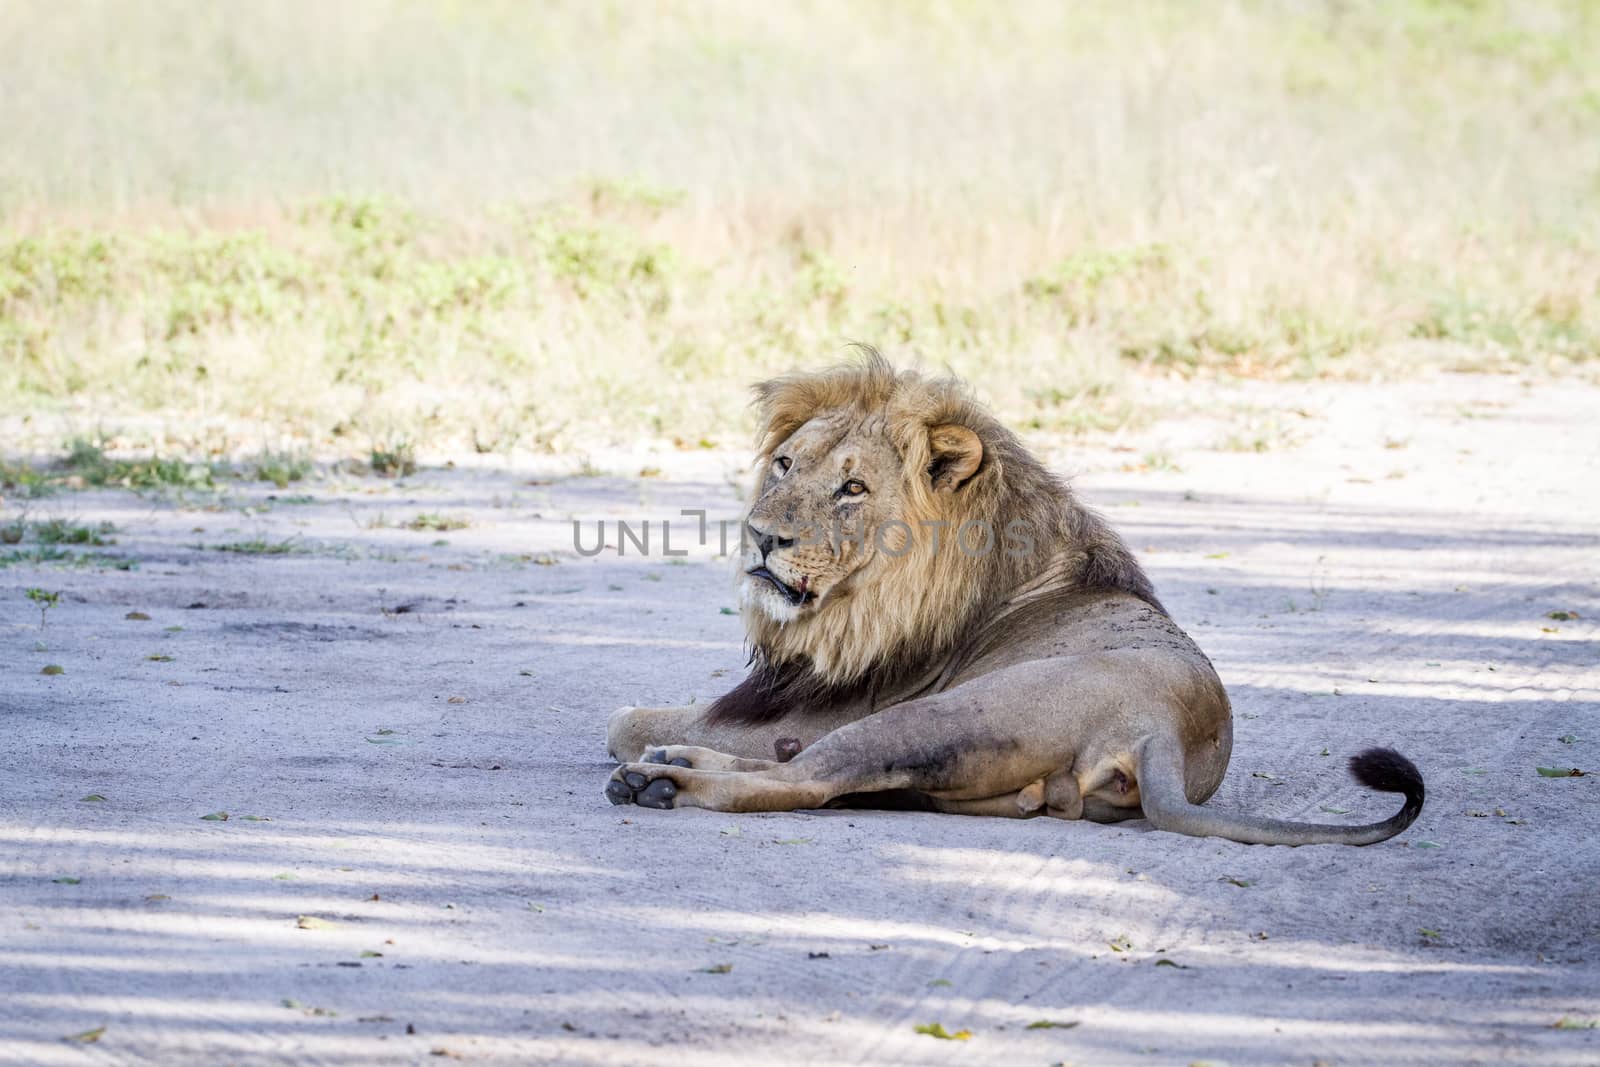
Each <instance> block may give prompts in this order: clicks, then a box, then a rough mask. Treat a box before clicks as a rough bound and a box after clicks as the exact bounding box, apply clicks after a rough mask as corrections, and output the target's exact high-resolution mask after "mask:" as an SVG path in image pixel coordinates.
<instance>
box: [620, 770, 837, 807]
mask: <svg viewBox="0 0 1600 1067" xmlns="http://www.w3.org/2000/svg"><path fill="white" fill-rule="evenodd" d="M783 766H784V765H782V764H776V763H775V764H773V765H772V769H770V770H759V771H737V770H727V771H708V770H700V769H698V768H695V767H682V766H675V765H673V764H670V763H624V764H623V765H622V766H620V767H618V768H617V769H616V770H615V771H614V772H612V775H611V780H610V781H609V782H607V783H606V798H607V799H608V800H610V801H611V803H613V804H637V805H639V806H640V807H642V808H663V809H665V808H709V809H711V810H712V811H741V812H748V811H795V810H797V809H800V808H820V807H822V806H823V805H824V804H826V803H827V802H828V801H829V800H831V799H832V797H833V791H832V790H831V789H829V788H828V786H827V785H826V784H824V783H822V782H818V781H813V780H808V779H806V778H803V777H793V778H791V777H788V776H785V775H784V774H783V773H782V772H783Z"/></svg>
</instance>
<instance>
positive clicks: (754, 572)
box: [745, 567, 817, 607]
mask: <svg viewBox="0 0 1600 1067" xmlns="http://www.w3.org/2000/svg"><path fill="white" fill-rule="evenodd" d="M745 573H746V574H748V575H749V576H750V577H752V578H761V579H764V580H765V581H768V582H771V583H772V588H774V589H776V590H777V591H778V592H780V593H782V594H783V598H784V599H785V600H787V601H788V602H789V603H791V604H793V605H794V606H795V607H799V606H800V605H802V604H806V603H809V602H811V601H813V600H815V599H817V594H815V593H813V592H811V591H810V590H808V589H806V580H805V579H804V578H802V579H800V588H799V589H796V588H795V587H794V586H792V585H789V584H787V583H786V582H784V581H783V580H782V579H780V578H779V577H778V576H777V575H776V574H773V573H772V572H771V571H769V570H767V568H765V567H752V568H750V569H749V570H747V571H745Z"/></svg>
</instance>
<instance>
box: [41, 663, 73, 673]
mask: <svg viewBox="0 0 1600 1067" xmlns="http://www.w3.org/2000/svg"><path fill="white" fill-rule="evenodd" d="M39 673H40V674H66V673H67V669H66V668H65V667H63V666H61V664H59V663H51V664H48V665H47V666H45V668H44V669H43V670H41V671H40V672H39Z"/></svg>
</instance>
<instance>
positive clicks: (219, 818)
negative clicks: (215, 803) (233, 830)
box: [200, 811, 228, 822]
mask: <svg viewBox="0 0 1600 1067" xmlns="http://www.w3.org/2000/svg"><path fill="white" fill-rule="evenodd" d="M200 818H201V820H202V821H204V822H227V821H228V813H227V812H225V811H214V812H212V813H211V814H210V815H202V816H200Z"/></svg>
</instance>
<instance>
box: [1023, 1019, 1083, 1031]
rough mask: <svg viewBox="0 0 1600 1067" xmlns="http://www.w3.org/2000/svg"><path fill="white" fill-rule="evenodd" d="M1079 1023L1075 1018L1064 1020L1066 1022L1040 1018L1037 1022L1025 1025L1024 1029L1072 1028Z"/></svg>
mask: <svg viewBox="0 0 1600 1067" xmlns="http://www.w3.org/2000/svg"><path fill="white" fill-rule="evenodd" d="M1077 1025H1078V1020H1076V1019H1073V1020H1071V1021H1070V1022H1064V1023H1062V1022H1057V1021H1056V1020H1054V1019H1039V1020H1038V1021H1036V1022H1031V1023H1029V1024H1028V1025H1027V1026H1024V1027H1023V1029H1024V1030H1071V1029H1072V1028H1073V1027H1074V1026H1077Z"/></svg>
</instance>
